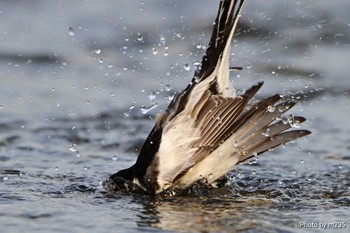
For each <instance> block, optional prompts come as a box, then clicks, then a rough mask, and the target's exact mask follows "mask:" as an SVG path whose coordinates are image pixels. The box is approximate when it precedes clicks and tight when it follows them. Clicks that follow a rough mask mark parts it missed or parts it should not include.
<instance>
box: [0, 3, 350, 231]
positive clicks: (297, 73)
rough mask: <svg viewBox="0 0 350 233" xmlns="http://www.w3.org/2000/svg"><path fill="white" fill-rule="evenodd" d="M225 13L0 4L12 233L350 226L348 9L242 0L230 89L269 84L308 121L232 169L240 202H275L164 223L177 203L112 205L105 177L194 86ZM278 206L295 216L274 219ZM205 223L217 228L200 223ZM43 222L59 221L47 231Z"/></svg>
mask: <svg viewBox="0 0 350 233" xmlns="http://www.w3.org/2000/svg"><path fill="white" fill-rule="evenodd" d="M218 4H219V1H212V0H210V1H209V0H206V1H204V0H191V1H185V0H176V1H175V0H163V1H151V0H142V1H141V0H137V1H127V0H118V1H112V0H99V1H91V0H90V1H89V0H76V1H66V0H45V1H44V0H27V1H23V0H11V1H8V0H1V1H0V171H1V173H0V178H2V179H0V187H1V188H0V190H1V191H0V204H3V206H4V208H1V209H2V210H1V211H0V220H1V219H2V220H1V224H2V225H3V226H2V229H4V230H5V231H4V232H10V231H11V230H13V229H23V230H28V231H35V230H38V229H40V230H42V231H45V230H54V229H57V230H59V229H61V228H62V224H63V225H64V226H65V227H67V229H71V230H72V229H76V230H81V229H90V230H91V229H95V230H96V229H99V230H102V231H101V232H103V230H106V231H107V230H110V229H111V227H113V228H114V227H116V226H118V227H120V228H119V229H121V231H126V230H130V229H132V230H133V231H142V230H144V229H150V228H148V227H151V229H152V230H155V229H163V230H180V231H186V230H189V229H194V230H195V231H202V230H203V229H205V230H208V231H230V229H231V228H228V227H229V226H231V225H230V224H234V225H235V226H238V225H239V224H238V223H241V221H242V219H247V217H248V219H253V220H254V221H255V222H254V221H253V220H247V221H248V222H247V221H245V224H246V225H244V226H243V227H241V228H239V229H241V230H242V231H244V230H247V229H248V230H249V229H250V230H252V229H253V231H254V229H260V230H261V229H262V228H261V227H263V228H264V227H265V228H267V229H272V230H277V231H278V230H286V231H287V232H288V231H293V232H295V231H301V232H302V231H303V230H305V229H301V228H300V227H298V226H299V222H300V221H306V220H308V221H316V220H317V221H344V219H347V220H348V219H350V216H349V211H348V210H349V205H350V200H349V193H350V190H349V187H350V183H349V180H348V177H349V175H350V173H349V172H350V169H349V168H350V163H349V161H350V153H349V151H350V147H349V145H350V136H349V135H350V124H348V116H349V115H350V100H349V95H350V78H349V77H348V76H349V71H350V68H349V61H350V16H349V9H350V1H348V0H335V1H316V0H304V1H287V0H278V1H277V0H265V1H258V0H247V1H246V3H245V6H244V8H243V12H242V17H241V19H240V23H239V25H238V30H237V33H236V37H235V39H234V41H233V44H232V51H231V52H232V56H231V64H232V65H233V66H241V67H243V70H242V71H239V72H237V71H233V72H231V78H232V82H233V85H234V86H235V87H236V88H238V89H240V90H244V89H246V88H249V87H250V86H251V85H252V84H254V83H256V82H258V81H260V80H264V81H265V85H264V86H263V88H262V90H261V91H260V92H259V93H258V98H264V97H267V96H268V95H272V94H275V93H282V94H285V95H290V94H294V95H295V97H294V98H295V99H297V100H298V101H299V104H298V105H297V106H296V108H295V109H294V112H292V113H293V114H297V115H303V116H305V117H306V118H307V119H308V121H307V123H306V124H305V126H304V128H307V129H310V130H311V131H313V134H312V135H311V136H310V137H308V138H306V139H301V140H299V141H297V142H295V143H291V145H287V146H286V148H281V149H279V150H276V151H273V152H271V153H269V155H264V156H263V157H261V159H259V161H255V162H253V163H251V164H246V165H242V166H240V167H238V168H237V170H235V171H234V172H233V174H232V183H233V186H232V190H233V191H232V192H233V194H232V197H234V199H235V200H236V199H239V200H243V201H246V199H249V200H250V198H251V197H253V198H258V199H259V198H261V199H265V198H266V196H269V197H270V198H272V199H274V200H275V201H277V203H274V204H271V203H265V202H264V204H256V203H253V204H252V203H251V202H249V203H246V202H244V203H245V205H248V206H250V208H252V210H254V211H252V212H249V211H248V212H246V211H243V213H242V216H236V215H234V213H235V211H233V212H234V213H231V212H229V213H230V215H229V217H228V216H226V215H225V214H224V213H227V212H225V210H227V208H230V209H231V210H232V208H233V209H235V208H237V210H240V211H242V206H241V205H238V206H237V205H233V206H232V205H229V206H225V205H223V203H222V202H219V203H220V208H219V210H220V211H219V212H215V211H214V212H213V215H210V214H209V213H208V209H205V208H204V209H203V206H202V203H199V204H198V203H194V204H195V205H196V206H192V204H191V203H192V202H193V200H189V201H188V202H186V201H184V202H181V205H184V206H188V205H189V206H188V208H187V210H189V209H191V208H195V209H196V210H197V212H196V213H197V214H198V216H197V215H196V216H192V215H191V214H193V212H191V211H186V208H185V209H184V208H182V207H181V206H179V208H178V209H176V211H175V213H173V215H172V214H170V215H168V214H166V213H167V212H169V211H170V210H171V208H175V207H174V206H173V205H170V206H167V205H166V204H167V203H163V204H162V205H161V206H158V205H154V206H148V205H147V204H146V203H147V202H149V200H148V199H147V200H140V199H136V200H134V199H132V198H131V199H130V198H127V199H126V197H119V198H120V199H112V200H109V199H107V198H106V197H105V196H104V194H103V188H102V187H101V181H102V180H104V179H105V178H106V177H107V176H108V175H109V174H111V173H113V172H115V171H117V170H119V169H121V168H125V167H126V166H129V165H131V164H132V163H133V162H134V161H135V159H136V156H137V149H138V148H139V147H140V146H141V145H142V142H143V140H144V139H145V137H146V136H147V134H148V132H149V130H150V129H151V127H152V125H153V122H154V116H156V115H157V114H158V113H159V112H161V111H163V110H164V109H165V108H166V106H167V105H168V104H169V101H170V100H171V99H172V98H173V97H174V94H175V93H177V92H179V91H181V90H182V89H183V88H185V86H186V85H187V84H188V82H189V81H190V79H191V78H192V76H193V73H194V70H195V69H196V67H197V66H198V65H199V62H200V61H201V57H202V55H203V53H204V51H205V49H206V46H207V44H208V41H209V38H210V33H211V30H212V25H213V21H214V19H215V17H216V14H217V8H218ZM261 180H262V181H265V182H261ZM236 181H237V182H236ZM276 190H279V191H278V192H277V194H276V193H274V192H275V191H276ZM82 194H84V197H82ZM67 197H69V198H70V199H69V200H67ZM225 197H226V198H227V196H225ZM51 198H56V199H55V201H52V203H51V204H50V205H48V206H46V207H45V208H43V207H42V201H43V200H44V202H51ZM82 199H83V200H82ZM20 200H21V201H22V202H20ZM49 200H50V201H49ZM23 201H24V202H23ZM28 201H30V203H29V202H28ZM231 201H232V200H231ZM108 202H113V207H110V204H109V203H108ZM23 203H25V204H23ZM225 203H226V202H225ZM230 203H231V202H230ZM310 203H311V204H310ZM126 204H128V205H132V206H133V207H134V209H133V208H128V207H125V205H126ZM231 204H232V203H231ZM69 205H73V206H75V208H72V209H70V208H67V207H68V206H69ZM6 207H8V208H6ZM170 207H171V208H170ZM282 207H283V208H286V209H288V211H290V213H291V214H290V215H288V216H287V215H284V214H283V213H284V212H283V211H281V212H280V211H278V212H277V213H276V212H275V211H274V209H276V208H277V209H279V208H280V209H283V208H282ZM125 208H127V210H125ZM213 208H216V207H215V206H214V207H213ZM82 209H84V210H85V211H86V213H85V214H82V213H81V210H82ZM150 209H151V212H149V211H150ZM243 209H244V207H243ZM265 209H267V210H266V212H264V211H263V210H265ZM326 209H327V211H328V212H327V213H325V211H324V210H326ZM99 211H101V212H99ZM109 211H110V212H109ZM259 211H260V212H259ZM261 211H262V212H261ZM300 211H304V212H303V213H304V214H301V215H300ZM91 212H94V213H95V214H88V213H91ZM209 212H210V211H209ZM96 213H99V214H96ZM259 213H260V214H259ZM208 214H209V216H211V217H212V222H211V223H210V224H209V223H207V224H204V225H203V224H202V223H203V218H205V217H208ZM245 214H247V215H245ZM78 215H80V218H78V217H77V216H78ZM81 215H83V216H81ZM102 215H103V216H105V219H104V221H100V218H99V216H102ZM178 215H181V216H182V217H181V218H176V216H178ZM218 215H219V216H220V218H219V219H218V218H216V217H217V216H218ZM140 216H141V217H140ZM266 216H270V217H269V218H268V219H266ZM41 218H44V219H51V218H52V219H55V220H57V219H58V220H57V223H56V224H47V223H46V222H44V221H43V222H41ZM82 218H83V219H84V221H83V220H82ZM222 218H224V219H226V220H222ZM33 219H38V221H37V222H35V223H33ZM161 219H163V221H162V220H161ZM179 219H180V220H179ZM181 219H187V220H188V222H181ZM256 219H257V220H256ZM259 219H260V220H261V219H262V220H261V221H260V220H259ZM86 220H89V221H86ZM252 221H253V222H252ZM49 222H50V221H49ZM140 222H141V223H140ZM28 223H31V224H33V225H31V226H32V227H30V228H27V226H28ZM89 224H91V226H90V225H89ZM348 224H349V223H348ZM177 226H182V227H183V228H182V229H181V227H180V229H178V228H177ZM214 226H215V227H214ZM94 227H98V228H94ZM187 227H192V228H187ZM193 227H194V228H193ZM211 227H213V228H211ZM259 227H260V228H259ZM306 230H307V229H306ZM306 230H305V231H306ZM155 231H156V230H155ZM256 231H259V230H256Z"/></svg>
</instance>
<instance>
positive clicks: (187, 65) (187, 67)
mask: <svg viewBox="0 0 350 233" xmlns="http://www.w3.org/2000/svg"><path fill="white" fill-rule="evenodd" d="M183 67H184V69H185V70H186V71H189V70H190V69H191V67H190V65H189V64H188V63H186V64H185V65H184V66H183Z"/></svg>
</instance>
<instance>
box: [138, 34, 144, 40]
mask: <svg viewBox="0 0 350 233" xmlns="http://www.w3.org/2000/svg"><path fill="white" fill-rule="evenodd" d="M137 40H138V41H143V36H142V35H141V33H137Z"/></svg>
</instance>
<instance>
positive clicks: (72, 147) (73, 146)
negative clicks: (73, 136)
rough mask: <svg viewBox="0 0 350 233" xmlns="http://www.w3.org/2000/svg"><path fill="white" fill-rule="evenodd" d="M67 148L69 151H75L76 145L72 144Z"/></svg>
mask: <svg viewBox="0 0 350 233" xmlns="http://www.w3.org/2000/svg"><path fill="white" fill-rule="evenodd" d="M69 150H70V151H71V152H76V151H77V148H76V145H75V144H72V145H71V146H70V147H69Z"/></svg>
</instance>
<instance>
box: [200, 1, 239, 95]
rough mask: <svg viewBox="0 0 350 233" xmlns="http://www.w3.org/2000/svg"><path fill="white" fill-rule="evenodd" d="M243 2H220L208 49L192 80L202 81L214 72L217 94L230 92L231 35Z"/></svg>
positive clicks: (214, 84)
mask: <svg viewBox="0 0 350 233" xmlns="http://www.w3.org/2000/svg"><path fill="white" fill-rule="evenodd" d="M243 2H244V0H221V1H220V6H219V11H218V14H217V17H216V20H215V23H214V28H213V32H212V35H211V38H210V41H209V45H208V48H207V50H206V52H205V54H204V56H203V59H202V66H201V69H200V70H198V71H196V73H195V77H194V80H193V81H195V80H199V81H203V80H204V79H206V78H207V77H209V76H210V75H212V74H213V73H214V71H216V75H215V76H216V77H217V79H220V80H214V82H213V86H215V88H216V89H217V93H223V92H226V91H233V90H230V87H229V56H230V47H231V41H232V37H233V34H234V32H235V29H236V26H237V22H238V18H239V14H240V12H241V9H242V6H243Z"/></svg>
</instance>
